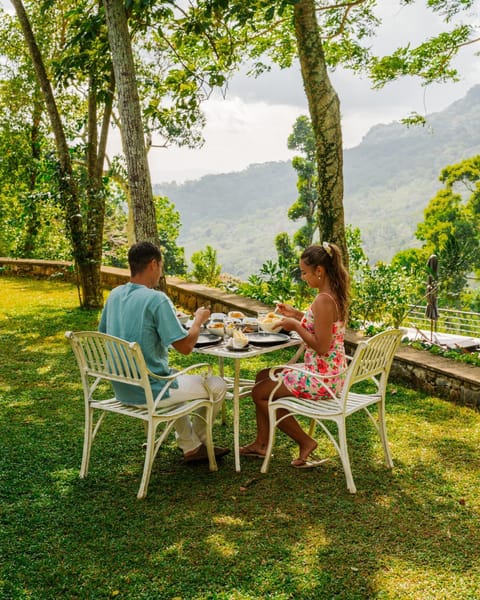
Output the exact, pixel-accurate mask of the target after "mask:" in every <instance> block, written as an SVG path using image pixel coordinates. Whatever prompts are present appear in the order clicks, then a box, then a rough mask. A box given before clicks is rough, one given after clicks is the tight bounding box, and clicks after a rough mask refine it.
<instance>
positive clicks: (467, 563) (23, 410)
mask: <svg viewBox="0 0 480 600" xmlns="http://www.w3.org/2000/svg"><path fill="white" fill-rule="evenodd" d="M72 293H73V292H72ZM42 314H43V318H40V316H41V315H42ZM34 316H36V317H37V318H35V319H34V318H33V317H34ZM96 319H97V316H96V315H89V314H88V313H83V311H78V310H76V309H74V308H68V307H67V308H66V309H62V308H61V307H57V308H54V307H51V306H50V305H49V304H48V303H47V305H46V306H43V307H42V308H41V309H38V310H37V309H35V308H34V307H33V306H28V307H24V308H23V309H22V310H21V311H20V312H19V313H18V314H16V315H13V314H10V315H9V317H8V323H7V324H6V325H5V322H4V321H2V322H0V326H1V327H2V329H1V331H0V333H1V335H2V339H4V340H5V339H8V344H7V345H5V344H2V347H1V349H0V354H1V356H0V358H1V362H2V365H3V367H1V368H0V373H1V383H0V385H1V387H0V393H1V399H0V414H1V421H2V436H1V438H0V445H1V453H0V497H1V509H0V511H1V512H0V516H1V527H0V548H1V555H2V566H1V574H0V598H2V599H7V598H8V599H17V598H18V599H20V598H35V599H42V598H45V599H47V598H48V599H50V598H53V597H57V598H58V597H65V598H69V599H75V598H82V599H83V598H85V599H87V598H88V599H89V600H90V599H97V598H98V599H100V598H102V599H103V598H111V597H118V598H132V599H138V598H140V599H141V598H152V599H153V598H159V599H172V598H183V599H185V600H187V599H189V600H194V599H195V600H196V599H220V600H222V599H225V600H227V599H228V600H230V599H235V600H237V599H242V600H243V599H247V598H248V599H263V598H273V599H282V600H284V599H287V598H288V599H290V598H291V599H298V600H313V599H315V600H316V599H323V598H325V599H331V598H343V599H348V600H354V599H370V598H397V597H398V598H400V597H403V598H407V597H408V598H422V599H424V598H425V599H426V598H439V597H455V598H473V597H475V593H476V590H478V579H475V577H478V567H477V565H478V562H479V547H480V534H479V528H478V505H477V506H476V507H475V505H474V503H473V499H472V498H471V496H470V493H471V492H472V489H473V488H472V487H471V486H472V480H473V479H475V477H476V478H477V479H478V474H479V473H478V471H479V464H478V442H479V439H478V438H479V433H478V430H479V422H480V418H479V416H478V414H476V413H474V412H473V411H468V410H467V409H462V410H458V409H457V408H456V407H454V406H452V405H449V404H448V403H446V402H444V401H440V400H436V399H431V398H428V397H425V396H423V395H419V394H417V393H415V392H414V391H412V390H405V389H403V388H397V393H396V394H394V395H392V396H391V398H390V399H389V408H388V425H389V432H390V439H391V445H392V452H393V456H394V461H395V468H394V470H393V471H390V470H388V469H386V468H385V467H384V466H383V465H382V460H383V456H382V452H381V447H380V444H379V442H378V440H377V438H376V435H375V434H374V432H373V430H372V427H371V425H370V423H369V422H368V420H367V418H366V417H365V416H364V415H355V416H354V417H353V418H352V419H350V422H349V431H348V436H349V445H350V454H351V462H352V470H353V475H354V478H355V481H356V483H357V487H358V489H359V492H358V493H357V494H356V495H351V494H349V493H348V491H347V489H346V485H345V478H344V474H343V471H342V469H341V466H340V463H339V461H338V460H337V459H333V460H332V461H329V462H327V463H325V464H324V465H323V466H322V468H320V469H317V470H311V471H298V470H295V469H292V468H291V467H290V466H289V462H290V460H291V457H292V453H294V451H295V449H294V448H293V446H292V444H291V443H290V442H289V441H288V440H287V439H286V438H285V437H284V436H283V435H281V434H279V435H278V436H277V443H276V446H275V456H274V457H273V459H272V461H271V464H270V472H269V473H268V474H267V475H261V474H260V473H259V468H260V465H261V461H257V460H246V459H245V460H243V461H242V472H241V473H236V472H235V470H234V462H233V456H231V455H229V456H228V457H226V458H225V459H224V460H223V461H222V462H221V463H220V465H219V471H218V472H216V473H210V472H209V471H208V468H207V467H206V465H196V466H187V465H183V464H182V462H181V456H180V454H179V452H178V451H177V449H176V448H175V445H174V442H173V440H172V441H171V442H170V443H169V444H167V445H166V446H165V447H164V448H162V449H161V450H160V453H159V455H158V456H157V459H156V462H155V464H154V468H153V472H152V478H151V483H150V488H149V495H148V497H147V498H146V499H145V500H144V501H138V500H137V499H136V492H137V489H138V486H139V484H140V478H141V471H142V465H143V453H142V450H141V444H142V442H143V430H142V427H141V424H139V423H131V420H129V419H122V418H121V417H119V416H114V415H112V416H110V418H108V419H107V420H106V421H105V424H104V425H103V426H102V428H101V429H100V432H99V435H98V439H97V440H96V441H95V443H94V446H93V449H92V458H91V465H90V474H89V477H88V478H87V479H85V480H80V479H79V478H78V471H79V466H80V460H81V450H82V441H83V440H82V429H83V400H82V396H81V387H80V382H79V377H78V374H77V367H76V364H75V361H74V358H73V354H72V353H71V351H70V348H69V346H68V344H67V343H66V341H65V340H64V339H63V332H64V331H65V329H69V328H72V329H77V330H78V329H81V328H84V329H93V328H95V324H96ZM276 358H277V357H275V359H276ZM278 358H279V360H278V362H282V361H283V360H284V358H283V357H278ZM267 359H268V358H263V361H266V360H267ZM183 360H188V359H183V358H182V361H183ZM191 360H192V361H193V362H196V361H195V360H194V359H191ZM182 361H180V362H182ZM179 366H181V365H179ZM262 366H264V364H259V365H257V364H255V370H257V368H261V367H262ZM245 375H249V376H251V375H252V373H251V372H248V371H246V372H245ZM394 389H395V388H393V387H391V388H390V390H391V391H394ZM227 413H228V422H227V425H226V426H222V425H221V424H220V423H217V424H216V426H215V439H216V441H217V443H221V444H228V445H230V446H232V424H231V414H230V409H228V411H227ZM462 428H463V429H462ZM253 433H254V411H253V409H252V405H251V402H249V400H248V399H246V400H244V401H243V404H242V438H245V439H249V438H250V437H251V436H252V435H253ZM320 447H321V449H322V451H324V452H328V453H329V454H331V452H330V449H329V447H328V445H327V444H325V445H323V444H321V446H320ZM467 470H470V475H467V474H464V471H467ZM462 476H463V478H461V477H462ZM442 594H443V595H442Z"/></svg>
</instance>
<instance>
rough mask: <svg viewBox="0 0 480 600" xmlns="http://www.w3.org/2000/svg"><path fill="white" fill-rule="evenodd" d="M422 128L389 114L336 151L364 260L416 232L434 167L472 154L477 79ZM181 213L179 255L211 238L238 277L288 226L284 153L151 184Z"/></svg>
mask: <svg viewBox="0 0 480 600" xmlns="http://www.w3.org/2000/svg"><path fill="white" fill-rule="evenodd" d="M427 122H428V124H427V125H426V126H424V127H420V126H416V127H406V126H405V125H402V124H400V123H398V122H394V123H391V124H388V125H376V126H374V127H372V128H371V129H370V130H369V131H368V133H367V134H366V135H365V137H364V138H363V139H362V141H361V143H360V144H359V145H358V146H356V147H355V148H350V149H346V150H345V151H344V186H345V193H344V206H345V220H346V223H348V224H352V225H354V226H355V227H359V228H360V231H361V233H362V240H363V244H364V248H365V251H366V252H367V254H368V256H369V258H370V260H371V262H372V263H375V262H376V261H377V260H387V261H388V260H390V259H391V257H392V256H393V255H394V254H395V253H396V252H398V251H399V250H402V249H405V248H411V247H415V246H418V245H419V242H418V240H416V239H415V235H414V234H415V230H416V227H417V223H419V222H420V221H422V220H423V210H424V208H425V207H426V205H427V204H428V202H429V200H430V199H431V198H432V197H433V196H434V195H435V194H436V192H437V190H438V189H440V187H441V184H440V182H439V180H438V178H439V175H440V171H441V170H442V169H443V168H444V167H445V166H447V165H449V164H453V163H456V162H460V161H462V160H464V159H466V158H469V157H470V156H473V155H475V154H478V153H479V152H480V128H478V127H477V126H476V124H477V123H478V122H480V85H478V86H475V87H474V88H472V89H471V90H470V91H469V92H468V94H467V95H466V96H465V97H464V98H463V99H461V100H458V101H457V102H455V103H453V104H451V105H450V106H449V107H447V108H446V109H445V110H443V111H441V112H438V113H434V114H431V115H429V116H428V119H427ZM154 191H155V194H160V195H165V196H168V197H169V198H170V200H171V201H172V202H173V203H174V204H175V206H176V208H177V210H178V211H179V212H180V216H181V221H182V231H181V235H180V238H179V244H181V245H183V246H185V252H186V255H187V257H190V256H191V254H192V252H194V251H196V250H200V249H203V248H205V245H206V244H210V245H211V246H213V247H214V248H216V250H217V255H218V262H219V263H220V264H221V265H222V271H223V272H226V273H231V274H232V275H236V276H239V277H242V278H246V277H247V276H248V275H250V274H252V273H254V272H257V271H258V269H259V267H260V266H261V265H262V264H263V263H264V262H265V261H266V260H268V259H274V258H275V257H276V253H275V248H274V239H275V236H276V235H277V234H278V233H279V232H281V231H287V232H288V233H292V232H294V231H295V230H296V229H298V227H299V225H300V224H299V223H294V222H292V221H290V220H289V219H288V217H287V210H288V208H289V206H290V205H291V204H293V202H294V201H295V199H296V197H297V189H296V172H295V170H294V169H293V167H292V165H291V163H290V161H284V162H269V163H263V164H255V165H250V166H249V167H248V168H247V169H245V170H243V171H240V172H235V173H226V174H222V175H207V176H205V177H202V178H201V179H199V180H196V181H187V182H186V183H183V184H175V183H160V184H155V185H154Z"/></svg>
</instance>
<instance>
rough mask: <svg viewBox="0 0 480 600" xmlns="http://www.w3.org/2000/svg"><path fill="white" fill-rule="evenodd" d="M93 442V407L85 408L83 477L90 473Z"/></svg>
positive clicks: (81, 472) (81, 471)
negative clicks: (89, 466)
mask: <svg viewBox="0 0 480 600" xmlns="http://www.w3.org/2000/svg"><path fill="white" fill-rule="evenodd" d="M92 442H93V408H90V407H88V408H86V410H85V431H84V434H83V452H82V466H81V467H80V478H81V479H83V478H84V477H86V476H87V475H88V465H89V463H90V451H91V448H92Z"/></svg>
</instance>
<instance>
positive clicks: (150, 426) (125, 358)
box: [65, 331, 217, 498]
mask: <svg viewBox="0 0 480 600" xmlns="http://www.w3.org/2000/svg"><path fill="white" fill-rule="evenodd" d="M65 336H66V337H67V338H68V339H69V341H70V344H71V346H72V348H73V351H74V353H75V357H76V359H77V363H78V366H79V369H80V375H81V379H82V386H83V394H84V400H85V433H84V443H83V456H82V466H81V469H80V477H81V478H84V477H86V476H87V474H88V466H89V461H90V450H91V447H92V443H93V440H94V439H95V436H96V434H97V432H98V429H99V427H100V425H101V423H102V421H103V419H104V417H105V415H106V414H107V413H108V412H110V413H118V414H121V415H126V416H128V417H134V418H136V419H141V420H143V421H144V424H145V430H146V434H147V443H146V451H145V462H144V467H143V476H142V480H141V483H140V488H139V490H138V494H137V497H138V498H144V497H145V496H146V495H147V489H148V483H149V480H150V473H151V470H152V464H153V461H154V459H155V456H156V454H157V452H158V450H159V448H160V446H161V445H162V443H163V441H164V440H165V439H166V438H167V436H168V434H169V433H170V431H171V429H172V427H173V425H174V423H175V421H176V419H178V418H179V417H183V416H185V415H189V414H191V413H192V412H195V413H196V417H197V418H202V419H204V421H206V423H207V440H206V447H207V452H208V460H209V467H210V470H211V471H216V470H217V463H216V460H215V452H214V447H213V440H212V424H213V406H214V402H213V398H212V394H211V392H209V391H207V390H206V393H205V397H204V398H199V399H195V400H190V401H188V402H185V403H182V404H175V405H170V406H167V407H162V400H163V399H164V396H165V392H166V391H167V389H168V388H169V387H170V386H171V385H172V383H173V382H174V381H175V379H176V378H177V377H178V376H179V375H182V374H184V373H186V372H187V371H190V370H191V369H199V368H200V369H203V371H204V374H205V375H211V366H210V365H209V364H208V363H199V364H196V365H192V366H190V367H187V368H186V369H183V370H182V371H179V372H177V373H175V374H173V375H170V376H167V377H160V376H158V375H155V374H154V373H152V372H151V371H150V370H149V369H148V367H147V365H146V363H145V359H144V356H143V353H142V350H141V348H140V346H139V345H138V344H137V343H136V342H127V341H125V340H122V339H119V338H116V337H113V336H111V335H107V334H104V333H99V332H96V331H81V332H72V331H67V332H66V334H65ZM150 379H157V380H164V381H166V382H167V383H166V385H165V387H164V388H163V389H162V392H161V393H160V394H158V396H157V397H156V398H154V397H153V393H152V388H151V385H150ZM105 380H106V381H109V382H111V383H113V382H120V383H123V384H129V385H131V386H135V387H137V388H141V389H142V390H143V391H144V393H145V398H146V403H145V404H140V405H129V404H123V403H122V402H119V401H118V400H117V399H116V397H115V396H113V397H111V398H108V399H96V398H95V391H96V390H97V389H98V386H99V384H100V383H101V382H102V381H105ZM97 396H98V394H97ZM201 408H205V416H202V415H200V414H198V412H197V411H198V409H201ZM95 411H99V412H100V413H101V414H100V415H99V416H98V418H97V421H96V423H95V414H94V413H95ZM160 423H164V424H165V427H164V429H163V431H162V432H161V434H160V436H159V437H158V438H157V439H156V432H157V427H158V426H159V425H160Z"/></svg>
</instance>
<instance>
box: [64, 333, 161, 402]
mask: <svg viewBox="0 0 480 600" xmlns="http://www.w3.org/2000/svg"><path fill="white" fill-rule="evenodd" d="M65 336H66V337H67V338H68V339H69V341H70V344H71V346H72V349H73V352H74V354H75V357H76V359H77V363H78V366H79V369H80V374H81V377H82V384H83V390H84V394H85V399H86V400H90V399H91V395H92V393H93V391H94V390H95V388H96V387H97V385H98V383H99V382H100V380H107V381H110V382H112V383H114V382H118V383H123V384H128V385H132V386H136V387H139V388H142V389H143V391H144V392H145V398H146V404H147V407H148V409H149V411H153V395H152V389H151V386H150V380H149V377H148V368H147V365H146V363H145V358H144V356H143V353H142V349H141V348H140V346H139V344H137V343H136V342H127V341H126V340H122V339H120V338H117V337H114V336H112V335H108V334H106V333H100V332H98V331H78V332H73V331H67V332H66V334H65ZM91 378H93V379H94V380H95V381H94V383H93V385H92V383H91Z"/></svg>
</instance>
